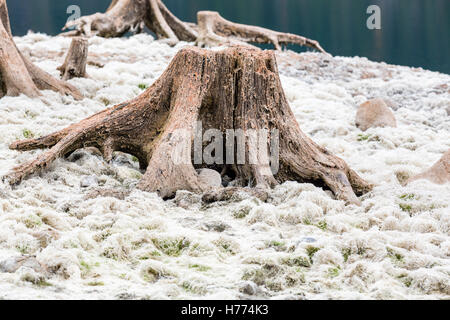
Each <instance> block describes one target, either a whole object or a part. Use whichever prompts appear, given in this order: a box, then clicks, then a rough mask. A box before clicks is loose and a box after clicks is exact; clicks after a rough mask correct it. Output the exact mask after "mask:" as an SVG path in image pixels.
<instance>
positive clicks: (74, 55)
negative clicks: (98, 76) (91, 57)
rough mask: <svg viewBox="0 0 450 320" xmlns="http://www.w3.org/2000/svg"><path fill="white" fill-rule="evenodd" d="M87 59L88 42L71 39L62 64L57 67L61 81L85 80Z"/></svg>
mask: <svg viewBox="0 0 450 320" xmlns="http://www.w3.org/2000/svg"><path fill="white" fill-rule="evenodd" d="M87 58H88V41H87V40H86V39H83V38H81V37H76V38H73V39H72V42H71V44H70V48H69V52H68V53H67V56H66V59H65V61H64V63H63V64H62V66H60V67H58V70H59V71H60V72H61V78H62V79H63V80H69V79H72V78H86V77H87V74H86V63H87Z"/></svg>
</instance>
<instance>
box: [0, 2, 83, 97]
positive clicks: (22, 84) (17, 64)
mask: <svg viewBox="0 0 450 320" xmlns="http://www.w3.org/2000/svg"><path fill="white" fill-rule="evenodd" d="M0 20H1V23H0V97H3V96H5V95H7V96H18V95H20V94H25V95H27V96H29V97H32V98H33V97H38V96H40V92H39V90H53V91H56V92H59V93H61V94H63V95H71V96H73V97H74V98H75V99H78V100H80V99H82V98H83V96H82V95H81V93H80V92H79V91H78V90H77V89H76V88H75V87H74V86H72V85H70V84H68V83H66V82H65V81H61V80H59V79H56V78H53V77H52V76H51V75H50V74H48V73H46V72H45V71H43V70H42V69H40V68H38V67H37V66H35V65H34V64H33V63H32V62H31V61H30V60H29V59H28V58H27V57H25V56H24V55H22V53H21V52H20V51H19V49H18V48H17V46H16V44H15V43H14V40H13V37H12V33H11V27H10V22H9V14H8V7H7V5H6V0H0Z"/></svg>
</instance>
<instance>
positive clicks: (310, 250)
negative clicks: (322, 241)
mask: <svg viewBox="0 0 450 320" xmlns="http://www.w3.org/2000/svg"><path fill="white" fill-rule="evenodd" d="M319 250H320V248H317V247H312V246H309V247H307V248H306V254H307V255H308V257H309V261H310V262H311V263H313V259H312V258H313V257H314V255H315V254H316V253H317V252H318V251H319Z"/></svg>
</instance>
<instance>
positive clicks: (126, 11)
mask: <svg viewBox="0 0 450 320" xmlns="http://www.w3.org/2000/svg"><path fill="white" fill-rule="evenodd" d="M144 26H147V28H149V29H150V30H151V31H152V32H154V33H155V34H156V35H157V37H158V39H166V41H167V42H168V43H169V44H171V45H175V44H176V43H178V42H179V41H189V42H193V41H195V42H196V43H197V44H198V45H199V46H201V47H204V46H218V45H248V46H251V44H250V43H269V44H273V45H274V47H275V49H276V50H281V49H282V46H283V45H287V44H296V45H300V46H307V47H310V48H312V49H315V50H317V51H319V52H322V53H326V52H325V50H324V49H323V48H322V47H321V46H320V44H319V43H318V42H317V41H315V40H311V39H308V38H305V37H302V36H298V35H295V34H290V33H282V32H276V31H272V30H269V29H265V28H261V27H256V26H249V25H244V24H238V23H234V22H231V21H228V20H225V19H224V18H222V17H221V16H220V14H219V13H218V12H212V11H200V12H198V14H197V24H194V23H188V22H183V21H181V20H179V19H178V18H177V17H176V16H175V15H174V14H173V13H172V12H170V10H169V9H167V7H166V6H165V5H164V3H163V2H162V1H161V0H114V1H113V2H112V3H111V5H110V7H109V8H108V10H107V11H106V12H105V13H96V14H93V15H90V16H85V17H81V18H80V19H78V20H74V21H70V22H68V23H67V24H66V26H65V27H64V28H63V30H67V29H71V28H75V30H72V31H69V32H68V33H66V34H65V35H68V36H79V35H85V36H93V35H98V36H102V37H120V36H122V35H124V34H125V33H126V32H133V33H139V32H142V31H143V28H144Z"/></svg>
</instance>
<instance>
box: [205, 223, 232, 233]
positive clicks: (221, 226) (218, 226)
mask: <svg viewBox="0 0 450 320" xmlns="http://www.w3.org/2000/svg"><path fill="white" fill-rule="evenodd" d="M229 228H230V226H229V225H227V224H226V223H223V222H220V221H213V222H206V223H205V224H203V230H205V231H215V232H219V233H220V232H224V231H225V230H227V229H229Z"/></svg>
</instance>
